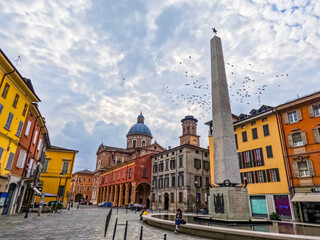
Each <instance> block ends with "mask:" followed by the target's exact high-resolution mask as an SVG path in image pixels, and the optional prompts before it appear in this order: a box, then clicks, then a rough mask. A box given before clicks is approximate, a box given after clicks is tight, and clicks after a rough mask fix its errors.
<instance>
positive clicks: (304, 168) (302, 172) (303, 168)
mask: <svg viewBox="0 0 320 240" xmlns="http://www.w3.org/2000/svg"><path fill="white" fill-rule="evenodd" d="M298 168H299V176H300V177H309V176H310V172H309V169H308V164H307V162H306V161H301V162H298Z"/></svg>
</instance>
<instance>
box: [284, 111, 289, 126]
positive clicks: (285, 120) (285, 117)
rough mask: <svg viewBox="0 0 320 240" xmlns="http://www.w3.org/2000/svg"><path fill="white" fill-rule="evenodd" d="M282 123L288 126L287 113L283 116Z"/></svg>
mask: <svg viewBox="0 0 320 240" xmlns="http://www.w3.org/2000/svg"><path fill="white" fill-rule="evenodd" d="M283 121H284V123H285V124H289V116H288V113H284V114H283Z"/></svg>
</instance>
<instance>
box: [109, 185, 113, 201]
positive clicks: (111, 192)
mask: <svg viewBox="0 0 320 240" xmlns="http://www.w3.org/2000/svg"><path fill="white" fill-rule="evenodd" d="M113 196H114V186H110V196H109V202H113Z"/></svg>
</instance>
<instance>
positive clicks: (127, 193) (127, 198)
mask: <svg viewBox="0 0 320 240" xmlns="http://www.w3.org/2000/svg"><path fill="white" fill-rule="evenodd" d="M129 186H130V183H126V193H125V196H124V204H125V205H128V204H129V192H130V189H129Z"/></svg>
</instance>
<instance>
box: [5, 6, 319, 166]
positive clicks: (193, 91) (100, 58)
mask: <svg viewBox="0 0 320 240" xmlns="http://www.w3.org/2000/svg"><path fill="white" fill-rule="evenodd" d="M319 14H320V1H316V0H314V1H311V0H300V1H290V0H270V1H262V0H260V1H259V0H257V1H254V0H248V1H245V0H239V1H231V0H230V1H228V0H225V1H219V0H207V1H205V0H203V1H202V0H199V1H193V0H181V1H179V0H161V1H160V0H159V1H156V0H155V1H136V0H127V1H124V0H123V1H122V0H121V1H120V0H109V1H105V0H104V1H103V0H92V1H89V0H68V1H63V0H61V1H58V0H57V1H46V0H34V1H33V0H24V1H19V0H10V3H8V2H7V1H5V0H0V23H1V26H0V48H1V49H2V50H3V51H4V52H5V53H6V55H7V56H8V57H9V58H10V59H11V61H12V62H13V63H14V64H15V65H16V67H17V68H18V70H19V71H20V73H21V74H22V75H23V76H25V77H28V78H30V79H31V80H32V81H33V84H34V88H35V89H36V92H37V94H38V96H39V97H40V98H41V100H42V102H41V103H40V104H39V105H40V110H41V112H42V114H43V116H45V118H46V122H47V125H48V129H49V133H50V138H51V143H52V144H53V145H57V146H61V147H67V148H73V149H77V150H79V151H80V153H79V154H78V156H77V159H76V163H75V170H76V171H78V170H82V169H84V168H88V169H91V170H93V169H94V167H95V161H96V155H95V153H96V151H97V148H98V146H99V145H100V144H101V143H102V142H103V143H104V144H106V145H111V146H118V147H125V144H126V137H125V135H126V133H127V131H128V129H129V128H130V126H131V125H133V124H134V123H135V122H136V117H137V115H138V114H139V112H140V111H141V110H142V111H143V114H144V116H145V123H146V124H147V125H148V126H149V128H150V129H151V131H152V134H153V136H154V139H156V140H157V142H158V143H159V144H161V145H162V146H164V147H167V146H176V145H178V143H179V138H178V137H179V136H180V134H181V125H180V124H181V123H180V120H181V119H182V118H183V117H184V116H185V115H188V114H192V115H194V116H195V117H196V118H198V119H199V122H198V130H199V134H200V135H201V145H202V146H203V147H207V145H208V140H207V130H208V129H207V126H205V125H204V123H205V122H206V121H208V120H210V119H211V110H210V108H209V105H210V99H211V97H210V92H211V90H210V46H209V42H210V39H211V38H212V37H213V34H212V31H211V27H215V28H216V29H217V30H218V35H219V36H220V37H221V38H222V43H223V50H224V58H225V62H226V72H227V77H228V82H229V85H230V86H231V87H232V88H230V97H231V101H232V102H231V106H232V111H233V113H235V114H240V113H242V112H244V113H247V112H249V111H250V110H251V109H252V108H257V107H259V106H260V105H261V104H267V105H271V106H276V105H278V104H280V103H283V102H285V101H288V100H291V99H294V98H296V97H297V95H298V96H302V95H305V94H309V93H312V92H314V91H318V90H320V81H319V79H320V20H319ZM18 56H20V59H21V61H19V59H18ZM190 57H191V58H190ZM227 63H229V64H227ZM287 74H288V76H287ZM246 77H247V78H246ZM248 78H249V79H250V80H249V81H246V80H247V79H248ZM252 80H254V81H252ZM188 84H189V85H188ZM207 84H208V85H209V87H208V85H207ZM265 85H267V86H265ZM238 89H241V90H238ZM237 92H238V93H237ZM259 92H261V94H260V93H259ZM240 94H241V95H242V97H241V96H240ZM192 95H193V96H192ZM232 95H233V96H232ZM244 95H246V97H244ZM249 95H250V96H249ZM258 96H259V97H258ZM190 97H191V99H190ZM200 97H201V98H200Z"/></svg>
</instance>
